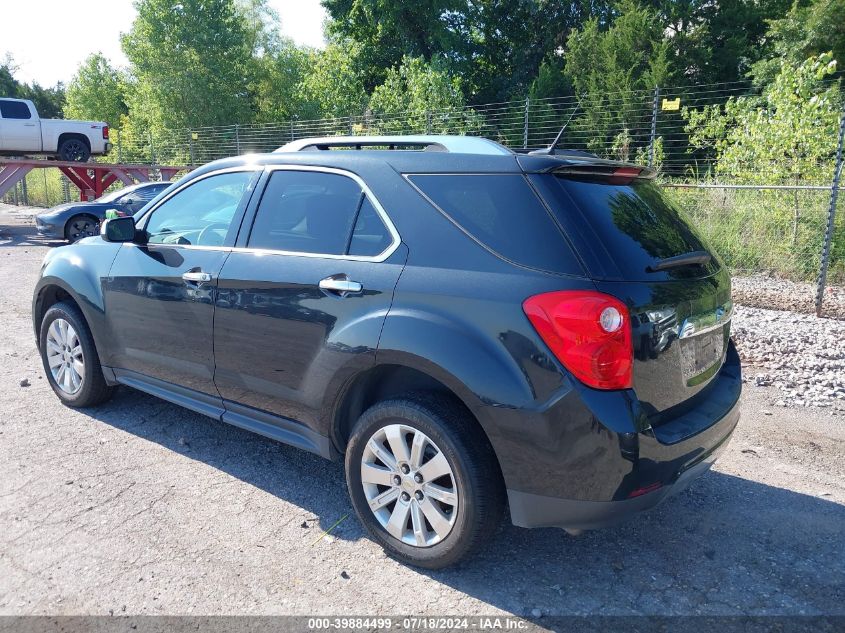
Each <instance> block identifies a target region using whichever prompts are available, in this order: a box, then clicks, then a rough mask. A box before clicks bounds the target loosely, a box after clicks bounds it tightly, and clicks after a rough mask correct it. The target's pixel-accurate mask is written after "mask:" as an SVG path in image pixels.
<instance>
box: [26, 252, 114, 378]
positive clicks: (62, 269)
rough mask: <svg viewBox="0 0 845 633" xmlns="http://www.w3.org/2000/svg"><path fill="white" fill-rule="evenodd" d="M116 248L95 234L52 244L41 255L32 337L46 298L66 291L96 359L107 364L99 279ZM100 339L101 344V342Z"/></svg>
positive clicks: (39, 323)
mask: <svg viewBox="0 0 845 633" xmlns="http://www.w3.org/2000/svg"><path fill="white" fill-rule="evenodd" d="M119 250H120V244H112V243H108V242H105V241H103V240H102V239H100V238H99V237H92V238H87V239H85V240H81V241H80V242H77V243H76V244H73V245H70V246H62V247H59V248H56V249H54V250H52V251H50V253H48V255H47V257H45V259H44V263H43V264H42V265H41V276H40V277H39V279H38V282H37V283H36V285H35V291H34V292H33V298H32V322H33V328H34V330H35V337H36V341H37V339H38V335H39V330H40V327H41V319H42V318H43V316H44V312H46V309H47V306H46V304H45V301H47V300H48V299H49V298H50V297H51V296H54V295H53V293H54V292H55V291H56V290H57V289H61V290H62V291H63V292H64V293H67V295H69V296H70V297H71V298H72V299H73V300H74V301H75V302H76V304H77V305H78V306H79V309H80V310H81V311H82V315H83V316H84V317H85V320H86V321H87V323H88V327H89V328H90V329H91V334H92V335H93V337H94V344H95V345H96V346H97V350H98V353H99V354H100V362H101V363H102V364H104V365H109V363H108V359H107V358H105V356H107V354H104V351H107V350H108V345H107V344H105V342H104V341H103V339H104V337H105V336H106V333H107V329H106V325H105V306H104V303H103V287H102V279H103V278H104V277H106V276H107V275H108V271H109V269H110V268H111V264H112V262H113V261H114V258H115V256H116V255H117V253H118V251H119ZM101 343H103V344H101Z"/></svg>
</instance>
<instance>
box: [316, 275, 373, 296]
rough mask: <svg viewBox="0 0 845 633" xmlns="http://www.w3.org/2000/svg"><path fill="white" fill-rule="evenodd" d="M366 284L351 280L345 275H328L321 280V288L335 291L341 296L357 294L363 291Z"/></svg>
mask: <svg viewBox="0 0 845 633" xmlns="http://www.w3.org/2000/svg"><path fill="white" fill-rule="evenodd" d="M363 289H364V286H363V285H361V284H360V283H359V282H357V281H351V280H349V279H347V278H345V276H344V277H326V278H325V279H321V280H320V290H326V291H328V292H334V293H337V294H339V295H340V296H341V297H345V296H346V295H348V294H356V293H359V292H361V291H362V290H363Z"/></svg>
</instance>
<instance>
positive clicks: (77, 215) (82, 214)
mask: <svg viewBox="0 0 845 633" xmlns="http://www.w3.org/2000/svg"><path fill="white" fill-rule="evenodd" d="M77 218H91V219H92V220H94V222H96V223H97V224H99V223H100V222H101V221H102V220H101V219H100V218H98V217H97V216H96V215H94V214H93V213H91V212H90V211H79V212H78V213H74V214H73V215H71V216H70V217H69V218H68V219H67V220H65V224H64V226H63V227H62V234H63V235H64V236H65V239H68V236H67V229H68V227H69V226H70V223H71V222H73V221H74V220H76V219H77Z"/></svg>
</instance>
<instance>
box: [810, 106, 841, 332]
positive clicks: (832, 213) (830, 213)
mask: <svg viewBox="0 0 845 633" xmlns="http://www.w3.org/2000/svg"><path fill="white" fill-rule="evenodd" d="M843 141H845V106H843V107H842V117H841V118H840V120H839V142H838V143H837V145H836V166H835V167H834V169H833V183H832V184H831V187H830V207H829V208H828V210H827V227H826V229H825V232H824V246H822V261H821V267H820V268H819V279H818V282H817V283H816V316H817V317H820V316H821V315H822V305H823V303H824V289H825V286H826V285H827V268H828V266H829V265H830V246H831V242H832V241H833V221H834V220H835V219H836V199H837V198H838V197H839V179H840V177H841V176H842V142H843Z"/></svg>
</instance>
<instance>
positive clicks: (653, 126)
mask: <svg viewBox="0 0 845 633" xmlns="http://www.w3.org/2000/svg"><path fill="white" fill-rule="evenodd" d="M659 100H660V86H655V87H654V101H653V103H652V105H651V140H650V141H649V143H648V166H649V167H653V166H654V140H655V137H656V136H657V104H658V102H659Z"/></svg>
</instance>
